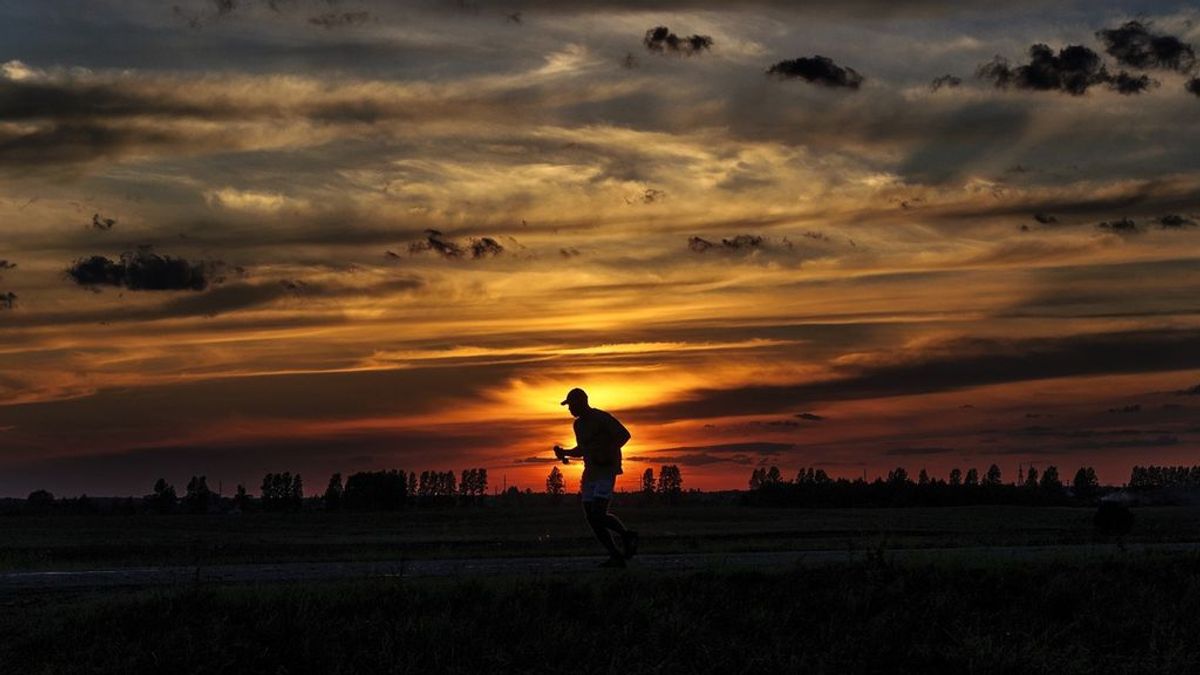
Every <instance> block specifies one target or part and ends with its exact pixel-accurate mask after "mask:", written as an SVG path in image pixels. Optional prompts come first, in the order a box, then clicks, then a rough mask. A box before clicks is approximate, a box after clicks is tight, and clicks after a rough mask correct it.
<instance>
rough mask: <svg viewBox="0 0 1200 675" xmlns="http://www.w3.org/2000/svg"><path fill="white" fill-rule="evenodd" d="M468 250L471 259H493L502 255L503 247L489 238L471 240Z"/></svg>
mask: <svg viewBox="0 0 1200 675" xmlns="http://www.w3.org/2000/svg"><path fill="white" fill-rule="evenodd" d="M468 248H469V249H470V251H471V257H472V258H494V257H496V256H498V255H500V254H501V253H504V247H503V246H501V245H500V243H499V242H497V241H496V240H495V239H492V238H491V237H479V238H478V239H472V240H471V243H470V245H469V247H468Z"/></svg>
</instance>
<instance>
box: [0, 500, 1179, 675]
mask: <svg viewBox="0 0 1200 675" xmlns="http://www.w3.org/2000/svg"><path fill="white" fill-rule="evenodd" d="M620 512H621V514H622V516H624V517H625V518H626V520H627V521H629V522H630V524H631V525H634V526H636V527H638V528H639V529H641V531H642V532H643V534H644V536H645V540H644V546H643V551H644V553H645V555H644V556H641V557H640V559H639V560H638V561H636V564H635V565H633V566H632V567H631V568H630V569H627V570H604V571H600V570H596V569H595V568H594V567H593V565H594V564H595V563H596V562H597V561H598V560H599V558H598V557H596V553H597V547H596V544H595V543H594V542H593V541H591V539H590V538H589V537H588V536H587V531H586V529H585V526H584V524H583V522H582V521H581V518H580V515H579V513H578V511H577V509H576V508H575V507H573V506H571V505H568V504H564V505H562V506H560V507H548V506H546V507H534V508H528V509H508V508H501V507H492V508H475V509H472V508H459V509H432V510H417V511H408V512H403V513H395V514H327V513H300V514H291V515H271V514H247V515H242V516H201V517H192V516H183V515H179V516H148V515H146V516H93V517H87V516H79V517H64V516H48V517H36V518H35V517H11V518H0V561H3V565H4V569H2V570H0V673H9V672H13V673H130V672H179V673H228V672H253V673H351V672H353V673H393V672H420V673H429V672H462V673H468V672H469V673H478V672H547V673H550V672H564V671H577V672H585V673H592V672H595V673H601V672H604V673H610V672H622V673H650V672H654V673H676V672H678V673H691V672H720V673H730V672H732V673H742V672H754V673H757V672H771V673H777V672H829V673H856V672H872V673H891V672H911V673H938V672H968V673H971V672H977V673H1028V672H1054V673H1094V672H1100V673H1105V672H1112V673H1193V672H1200V612H1197V611H1196V608H1197V607H1200V553H1197V552H1196V548H1197V544H1195V543H1192V542H1195V541H1197V540H1200V538H1198V537H1196V531H1195V523H1196V522H1197V520H1196V517H1197V516H1200V510H1197V509H1188V508H1142V509H1135V515H1136V522H1135V526H1134V530H1133V532H1132V534H1131V535H1129V536H1127V537H1125V538H1123V539H1121V540H1114V539H1111V538H1107V537H1103V536H1100V535H1098V534H1097V533H1096V532H1095V530H1094V528H1093V527H1092V522H1091V518H1092V514H1093V510H1092V509H1074V508H1036V507H1033V508H1025V507H967V508H939V509H916V508H913V509H848V510H825V509H822V510H801V509H778V510H775V509H751V508H742V507H733V506H687V507H678V508H668V507H645V508H633V507H629V508H625V509H622V510H621V511H620ZM497 533H500V534H497ZM581 556H582V557H581ZM147 568H149V569H147ZM139 570H140V571H139ZM139 575H141V578H140V580H139ZM147 579H149V580H150V581H147ZM146 584H149V585H146ZM139 587H140V588H139Z"/></svg>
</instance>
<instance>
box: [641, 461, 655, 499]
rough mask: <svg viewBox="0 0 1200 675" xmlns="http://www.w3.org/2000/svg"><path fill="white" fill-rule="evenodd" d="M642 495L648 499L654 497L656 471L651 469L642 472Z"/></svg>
mask: <svg viewBox="0 0 1200 675" xmlns="http://www.w3.org/2000/svg"><path fill="white" fill-rule="evenodd" d="M642 494H643V495H644V496H646V497H650V496H653V495H654V469H651V468H649V467H647V468H646V470H645V471H643V472H642Z"/></svg>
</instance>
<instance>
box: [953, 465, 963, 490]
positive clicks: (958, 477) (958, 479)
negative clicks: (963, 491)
mask: <svg viewBox="0 0 1200 675" xmlns="http://www.w3.org/2000/svg"><path fill="white" fill-rule="evenodd" d="M950 484H951V485H954V486H959V485H962V469H958V468H954V469H950Z"/></svg>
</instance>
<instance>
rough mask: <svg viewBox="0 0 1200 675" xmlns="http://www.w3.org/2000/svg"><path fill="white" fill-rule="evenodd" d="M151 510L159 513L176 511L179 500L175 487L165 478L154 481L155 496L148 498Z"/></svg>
mask: <svg viewBox="0 0 1200 675" xmlns="http://www.w3.org/2000/svg"><path fill="white" fill-rule="evenodd" d="M146 501H147V502H148V504H149V506H150V508H151V509H153V510H154V511H156V512H158V513H170V512H172V511H174V510H175V504H176V502H178V501H179V498H178V497H177V496H176V494H175V486H174V485H171V484H170V483H168V482H167V480H166V479H165V478H159V479H158V480H156V481H154V494H151V495H149V496H148V497H146Z"/></svg>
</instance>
